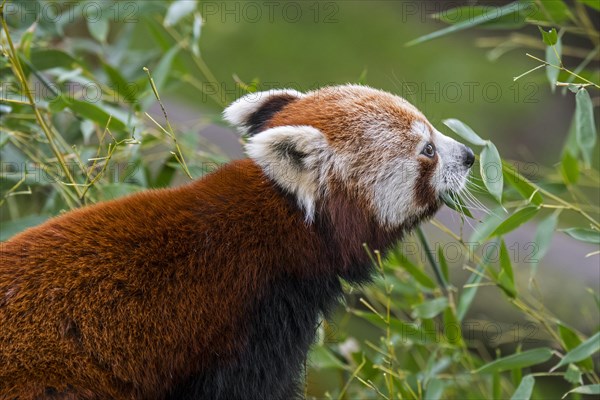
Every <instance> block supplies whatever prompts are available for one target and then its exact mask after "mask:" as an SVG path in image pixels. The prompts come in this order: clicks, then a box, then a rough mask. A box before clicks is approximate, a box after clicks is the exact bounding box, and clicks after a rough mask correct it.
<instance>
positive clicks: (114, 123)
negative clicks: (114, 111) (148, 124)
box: [69, 99, 126, 131]
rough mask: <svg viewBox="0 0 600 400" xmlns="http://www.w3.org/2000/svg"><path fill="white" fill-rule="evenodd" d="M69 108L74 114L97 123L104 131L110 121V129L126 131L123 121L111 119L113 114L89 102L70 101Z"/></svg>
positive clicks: (113, 117)
mask: <svg viewBox="0 0 600 400" xmlns="http://www.w3.org/2000/svg"><path fill="white" fill-rule="evenodd" d="M69 108H70V109H71V110H73V112H74V113H76V114H78V115H80V116H82V117H84V118H87V119H90V120H92V121H94V122H96V123H97V124H98V125H99V126H100V127H101V128H102V129H104V128H105V127H106V126H107V124H108V121H109V120H110V124H108V128H109V129H111V130H119V131H122V130H125V129H126V125H125V123H124V122H123V121H121V120H119V119H118V118H116V117H115V116H114V115H113V116H112V117H111V114H109V113H108V112H106V111H105V110H103V109H102V108H100V107H99V106H97V105H95V104H92V103H88V102H87V101H81V100H73V99H71V100H69Z"/></svg>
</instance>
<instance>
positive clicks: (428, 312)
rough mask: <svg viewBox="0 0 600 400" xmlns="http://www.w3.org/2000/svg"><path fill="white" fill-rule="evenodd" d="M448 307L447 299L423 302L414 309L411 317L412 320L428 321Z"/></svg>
mask: <svg viewBox="0 0 600 400" xmlns="http://www.w3.org/2000/svg"><path fill="white" fill-rule="evenodd" d="M446 307H448V299H447V298H446V297H438V298H437V299H433V300H429V301H425V302H423V303H421V304H419V305H417V306H416V307H414V309H413V312H412V314H411V316H412V317H413V318H421V319H429V318H433V317H435V316H437V315H438V314H440V313H441V312H442V311H444V310H445V309H446Z"/></svg>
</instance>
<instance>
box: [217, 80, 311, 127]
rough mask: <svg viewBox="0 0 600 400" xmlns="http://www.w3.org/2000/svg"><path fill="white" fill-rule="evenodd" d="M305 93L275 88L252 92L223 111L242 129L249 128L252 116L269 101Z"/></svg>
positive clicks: (296, 96)
mask: <svg viewBox="0 0 600 400" xmlns="http://www.w3.org/2000/svg"><path fill="white" fill-rule="evenodd" d="M303 96H304V94H303V93H300V92H299V91H297V90H294V89H273V90H268V91H264V92H256V93H250V94H247V95H245V96H243V97H240V98H239V99H237V100H236V101H234V102H233V103H231V104H230V105H229V107H227V108H226V109H225V111H223V118H225V120H226V121H228V122H229V123H231V124H233V125H235V126H237V127H239V128H241V129H242V131H245V130H247V129H248V128H249V124H250V122H249V120H250V117H251V116H252V115H253V114H254V113H256V112H257V111H259V110H260V108H261V107H262V106H263V105H264V104H266V103H267V101H269V100H272V99H275V98H277V97H280V98H290V97H293V98H298V99H299V98H301V97H303Z"/></svg>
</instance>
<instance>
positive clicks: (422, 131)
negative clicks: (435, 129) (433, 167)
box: [411, 121, 431, 154]
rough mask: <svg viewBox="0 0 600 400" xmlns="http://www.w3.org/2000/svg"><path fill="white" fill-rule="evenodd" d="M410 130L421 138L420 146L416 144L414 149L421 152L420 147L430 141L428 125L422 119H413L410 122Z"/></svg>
mask: <svg viewBox="0 0 600 400" xmlns="http://www.w3.org/2000/svg"><path fill="white" fill-rule="evenodd" d="M411 131H412V133H413V134H414V135H417V136H418V137H420V138H421V146H417V148H416V149H415V150H416V152H417V154H419V153H420V152H421V148H422V147H423V146H424V145H425V143H427V142H430V141H431V133H430V130H429V127H428V126H427V125H426V124H425V123H424V122H422V121H415V122H414V123H413V124H412V128H411Z"/></svg>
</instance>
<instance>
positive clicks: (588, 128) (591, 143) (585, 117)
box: [575, 89, 597, 166]
mask: <svg viewBox="0 0 600 400" xmlns="http://www.w3.org/2000/svg"><path fill="white" fill-rule="evenodd" d="M575 129H576V136H577V145H578V146H579V149H580V150H581V153H582V155H583V161H584V162H585V164H586V165H588V166H589V165H590V164H591V162H592V156H593V155H594V148H595V146H596V136H597V133H596V124H595V122H594V106H593V104H592V99H591V98H590V94H589V93H588V92H587V90H585V89H581V90H579V91H578V92H577V94H576V95H575Z"/></svg>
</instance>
